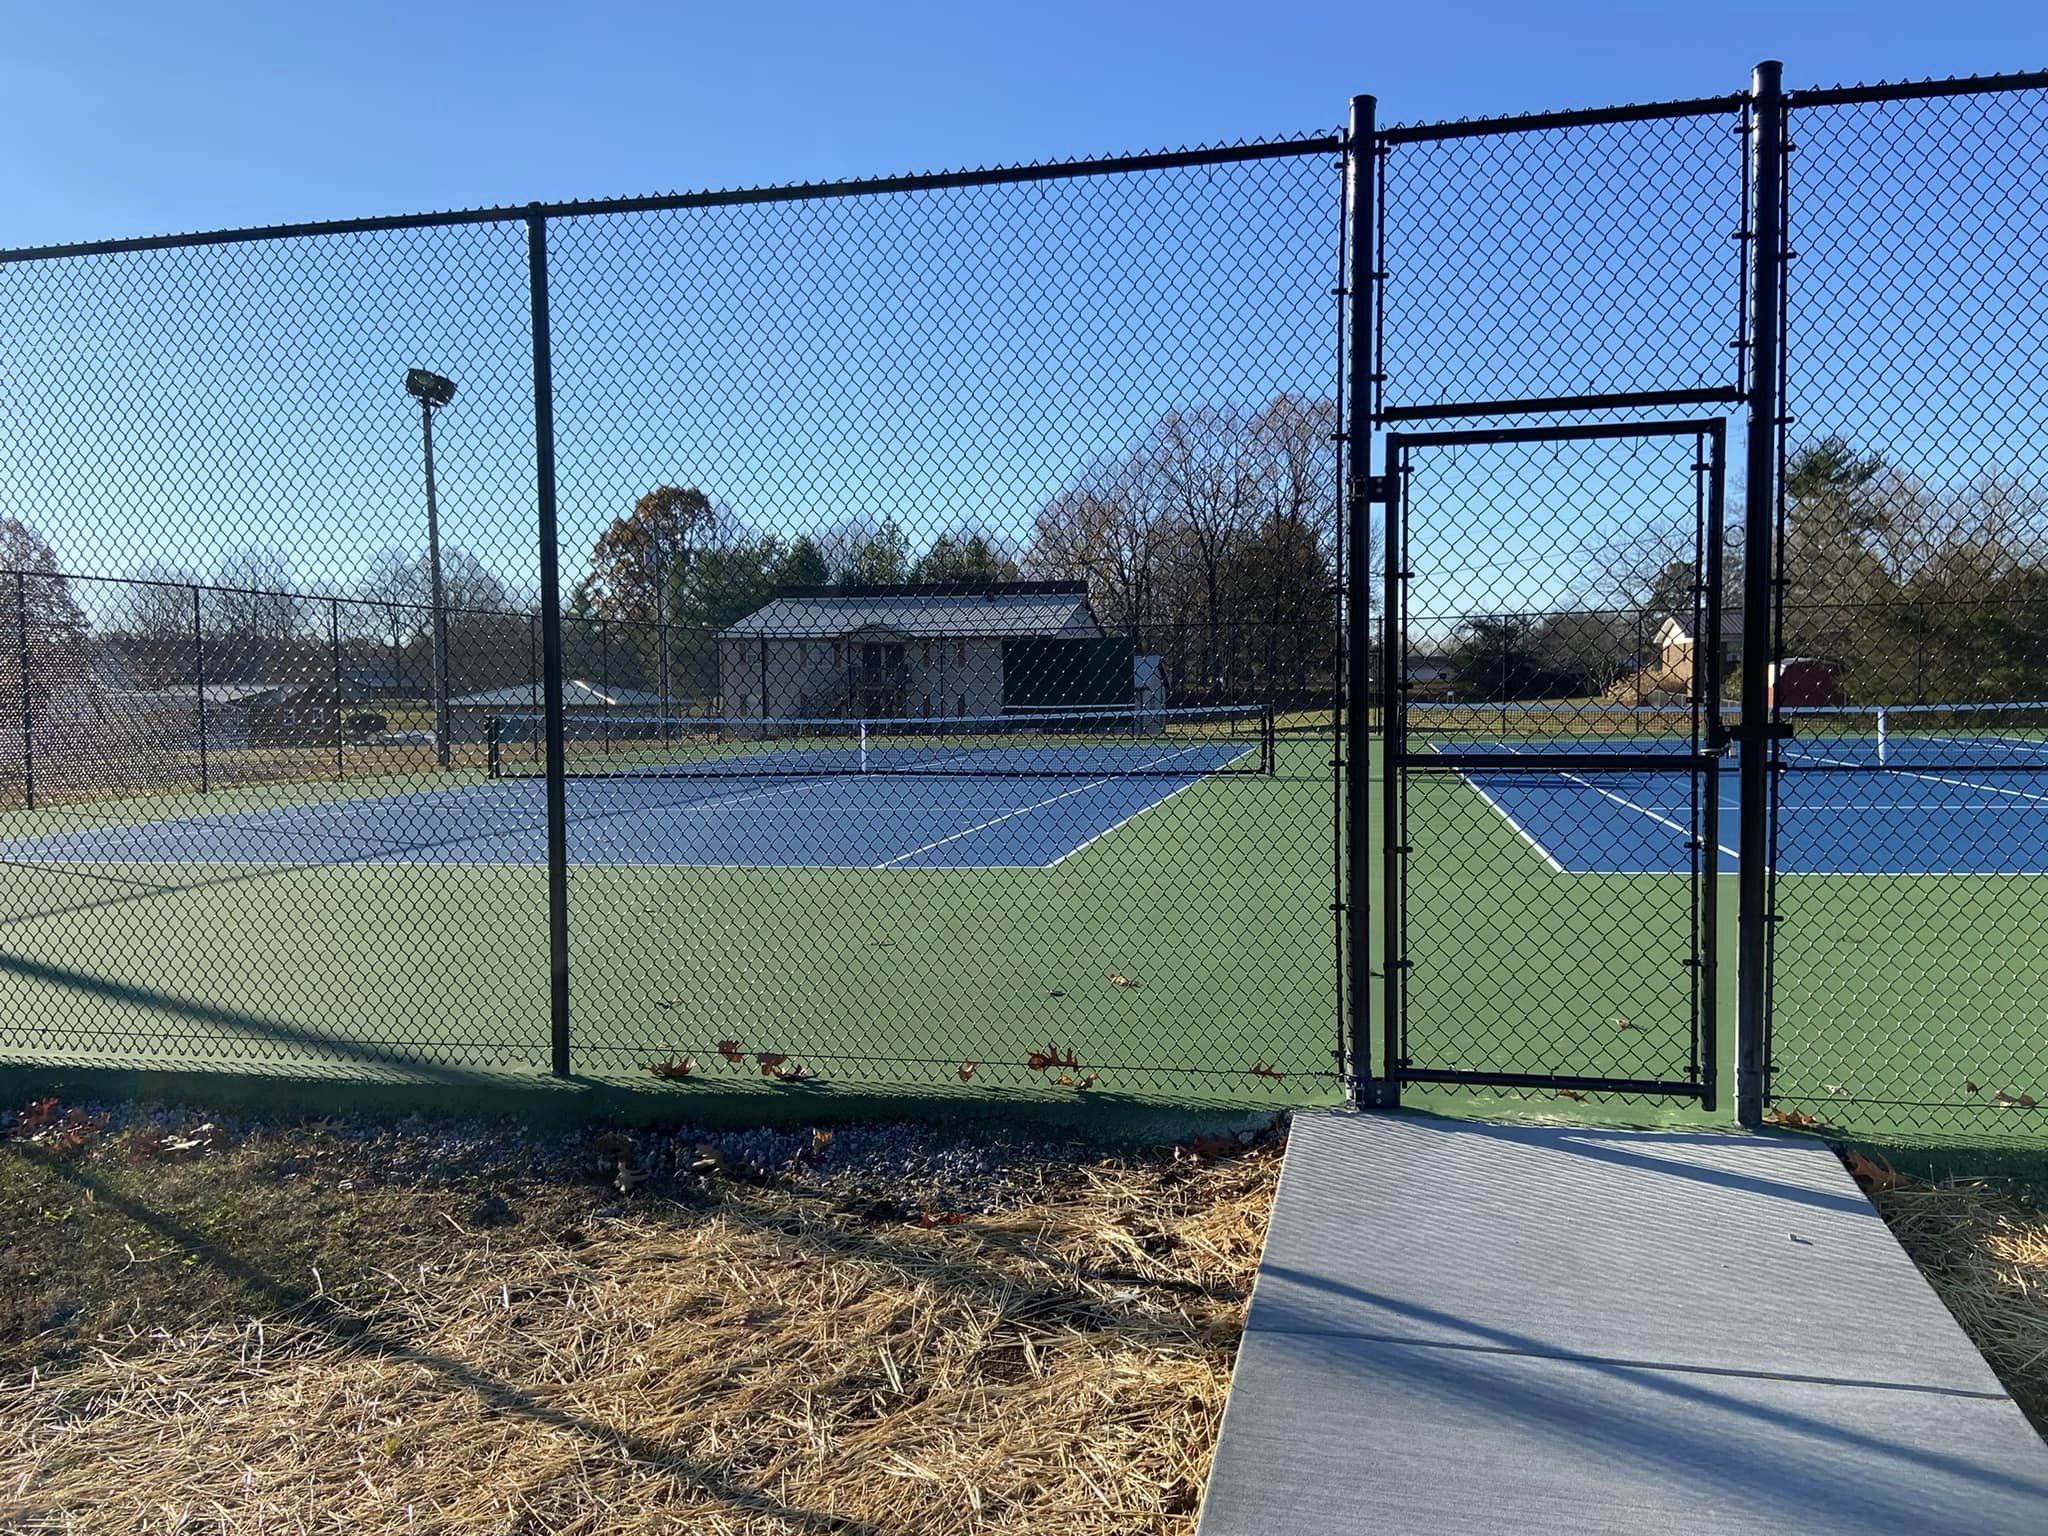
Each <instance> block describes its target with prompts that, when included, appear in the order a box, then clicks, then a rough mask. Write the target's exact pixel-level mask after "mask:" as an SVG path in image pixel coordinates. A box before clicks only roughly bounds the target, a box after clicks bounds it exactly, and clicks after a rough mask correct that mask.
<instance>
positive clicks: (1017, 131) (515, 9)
mask: <svg viewBox="0 0 2048 1536" xmlns="http://www.w3.org/2000/svg"><path fill="white" fill-rule="evenodd" d="M1774 55H1775V56H1777V57H1781V58H1783V59H1784V60H1785V61H1786V65H1787V83H1788V84H1793V85H1799V84H1816V83H1834V82H1836V81H1838V80H1857V79H1879V78H1890V79H1897V78H1913V77H1919V76H1924V75H1946V74H1950V73H1969V72H1978V71H1989V70H2003V69H2022V68H2030V67H2039V66H2041V65H2043V64H2048V7H2043V6H2041V5H2040V4H2038V3H2037V0H2036V3H2028V0H1999V3H1986V4H1975V3H1969V0H1948V3H1943V4H1927V3H1925V0H1915V3H1910V4H1904V3H1898V0H1862V3H1855V4H1845V3H1836V0H1828V3H1815V0H1803V3H1802V0H1778V3H1754V0H1740V3H1737V0H1714V3H1705V4H1700V5H1693V6H1683V7H1680V6H1675V5H1669V4H1662V3H1638V4H1586V3H1571V4H1556V3H1551V4H1546V3H1542V0H1468V3H1465V4H1440V5H1428V4H1399V5H1396V4H1388V3H1384V0H1381V3H1371V0H1368V3H1364V4H1359V3H1344V0H1338V3H1332V4H1327V5H1303V4H1292V5H1289V4H1280V5H1273V4H1264V5H1246V4H1243V3H1241V0H1240V3H1230V4H1225V3H1219V0H1175V3H1153V4H1145V5H1123V6H1115V5H1107V4H1072V3H1065V0H1046V3H1040V4H1035V5H1028V6H978V5H971V4H957V3H956V4H948V5H892V4H886V3H881V4H869V5H847V4H843V3H837V4H829V5H828V4H815V3H809V0H778V3H774V4H717V5H704V4H692V3H673V0H672V3H666V4H537V3H534V0H495V3H490V4H483V3H476V0H407V3H403V4H391V3H380V0H359V3H351V4H346V5H325V6H321V5H289V4H285V5H280V4H275V3H266V4H222V3H218V0H189V3H186V4H182V5H177V6H169V5H160V4H134V3H118V0H103V3H100V4H96V5H90V6H62V5H52V4H49V3H48V0H0V143H4V144H5V145H7V146H8V148H7V150H6V152H5V154H4V155H0V245H8V246H15V245H29V244H37V243H44V242H51V241H62V240H74V239H89V238H94V237H100V236H110V235H127V234H143V233H156V232H160V231H164V230H184V229H194V228H202V227H213V226H220V225H236V224H258V223H271V222H277V221H283V220H299V219H315V218H329V217H343V216H348V215H354V214H369V213H388V212H400V211H410V210H413V209H422V208H444V207H452V206H467V205H472V204H479V203H495V202H523V201H526V200H529V199H531V198H536V197H540V198H568V197H583V196H605V195H612V194H619V193H635V192H657V191H671V190H678V189H688V188H695V187H701V186H730V185H738V184H745V183H752V182H759V181H785V180H809V179H815V178H821V177H838V176H850V175H860V174H869V173H880V172H892V171H909V170H926V169H934V168H942V167H951V166H957V165H970V164H980V163H989V162H995V161H1009V160H1020V159H1036V158H1040V157H1044V156H1060V155H1072V154H1082V153H1090V152H1101V151H1114V150H1123V149H1141V148H1155V147H1162V146H1173V145H1179V144H1183V143H1192V142H1197V141H1211V140H1218V139H1229V138H1236V137H1242V136H1263V135H1268V134H1273V133H1284V132H1291V131H1294V130H1297V129H1302V128H1308V127H1322V126H1325V125H1330V124H1334V123H1336V122H1338V121H1339V120H1340V119H1341V117H1342V115H1343V112H1344V104H1345V101H1346V98H1347V97H1348V96H1349V95H1350V94H1351V93H1353V92H1355V91H1372V92H1375V93H1376V94H1377V95H1378V96H1379V97H1380V101H1381V104H1382V114H1383V116H1385V117H1387V118H1390V119H1403V120H1405V119H1410V118H1435V117H1451V116H1464V115H1471V114H1480V113H1495V112H1501V111H1523V110H1532V109H1540V108H1546V107H1558V106H1580V105H1595V104H1602V103H1607V102H1612V101H1630V100H1645V99H1653V98H1659V97H1671V96H1688V95H1695V94H1709V93H1718V92H1721V91H1725V90H1731V89H1734V88H1736V87H1738V86H1740V85H1741V84H1742V83H1743V82H1744V81H1745V80H1746V78H1747V75H1748V70H1749V67H1750V65H1751V64H1752V63H1754V62H1755V61H1756V60H1757V59H1759V58H1763V57H1767V56H1774Z"/></svg>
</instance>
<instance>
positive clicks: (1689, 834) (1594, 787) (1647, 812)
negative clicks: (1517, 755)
mask: <svg viewBox="0 0 2048 1536" xmlns="http://www.w3.org/2000/svg"><path fill="white" fill-rule="evenodd" d="M1558 777H1559V778H1560V779H1568V780H1570V781H1571V782H1572V783H1574V784H1576V785H1578V786H1579V787H1580V788H1581V789H1590V790H1591V791H1593V793H1594V794H1596V795H1599V796H1600V797H1601V798H1603V799H1606V800H1612V801H1613V802H1614V803H1615V804H1616V805H1625V806H1627V807H1628V808H1629V809H1630V810H1632V811H1635V812H1637V813H1638V814H1640V815H1643V816H1647V817H1649V818H1650V820H1652V821H1654V822H1656V823H1657V824H1658V825H1659V826H1662V827H1669V828H1670V829H1671V830H1672V831H1674V832H1676V833H1677V834H1678V835H1679V836H1680V837H1682V838H1684V839H1685V844H1686V847H1687V848H1691V847H1692V844H1693V840H1694V838H1695V836H1696V835H1697V834H1695V833H1694V831H1693V830H1692V828H1690V827H1688V826H1686V825H1685V824H1684V823H1683V822H1678V821H1673V820H1672V819H1671V818H1670V817H1669V816H1660V815H1659V814H1658V813H1657V812H1655V811H1653V810H1651V809H1650V808H1649V807H1648V806H1646V805H1637V804H1636V803H1635V801H1633V800H1631V799H1629V798H1628V797H1627V796H1625V795H1617V794H1616V793H1615V792H1614V791H1613V790H1611V789H1602V788H1601V787H1600V786H1599V785H1598V784H1594V783H1591V782H1589V781H1588V780H1585V779H1582V778H1580V777H1579V776H1578V775H1577V774H1575V773H1560V774H1559V775H1558ZM1714 809H1715V812H1716V818H1715V819H1716V820H1718V819H1719V811H1720V807H1719V806H1718V805H1717V806H1716V807H1715V808H1714ZM1714 846H1715V847H1716V848H1718V849H1720V850H1721V852H1723V853H1725V854H1727V855H1728V857H1729V858H1731V859H1733V858H1739V857H1741V855H1740V854H1739V853H1737V852H1736V850H1735V849H1733V848H1730V847H1729V846H1728V845H1727V844H1726V843H1722V842H1716V843H1715V844H1714Z"/></svg>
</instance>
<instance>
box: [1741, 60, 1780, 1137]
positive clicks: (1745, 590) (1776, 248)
mask: <svg viewBox="0 0 2048 1536" xmlns="http://www.w3.org/2000/svg"><path fill="white" fill-rule="evenodd" d="M1782 76H1783V66H1782V65H1781V64H1779V63H1778V62H1777V61H1775V60H1769V61H1766V62H1765V63H1762V64H1759V65H1757V67H1756V71H1755V73H1754V74H1753V75H1752V76H1751V93H1752V97H1753V103H1752V110H1753V111H1754V113H1755V121H1754V127H1753V129H1752V137H1751V139H1750V153H1751V156H1752V161H1751V170H1750V187H1751V189H1752V195H1753V196H1754V198H1755V200H1756V203H1755V206H1754V207H1753V208H1751V209H1750V210H1749V227H1750V237H1751V239H1752V240H1754V242H1755V246H1754V249H1753V252H1752V256H1753V259H1752V260H1751V262H1750V273H1751V279H1750V283H1751V287H1750V327H1749V347H1748V351H1749V400H1748V442H1747V443H1746V444H1745V445H1744V456H1745V492H1744V498H1745V501H1746V505H1745V506H1744V508H1743V550H1744V559H1743V569H1742V607H1743V613H1742V761H1741V768H1740V784H1741V790H1742V809H1741V835H1740V839H1739V843H1738V847H1739V854H1738V867H1739V874H1738V877H1737V892H1738V900H1739V902H1740V906H1739V908H1738V916H1737V929H1736V935H1737V937H1736V950H1737V964H1736V993H1737V1009H1736V1037H1735V1118H1736V1119H1737V1120H1738V1121H1739V1122H1740V1123H1741V1124H1743V1125H1745V1126H1750V1127H1756V1126H1760V1125H1762V1124H1763V1115H1764V1102H1765V1098H1766V1096H1767V1094H1768V1092H1769V1086H1768V1084H1767V1083H1766V1081H1765V1078H1766V1076H1767V1075H1768V1072H1769V1061H1770V1050H1769V1040H1768V1030H1769V1019H1770V985H1771V978H1770V951H1771V940H1770V923H1771V914H1770V912H1769V910H1768V904H1769V901H1770V894H1771V879H1770V874H1771V871H1770V867H1769V860H1770V845H1771V836H1770V832H1771V796H1772V783H1771V758H1772V757H1773V756H1774V755H1775V754H1774V752H1773V749H1772V747H1771V743H1770V732H1771V714H1772V710H1771V696H1770V663H1771V653H1770V652H1771V645H1770V636H1771V628H1772V626H1771V614H1770V609H1771V602H1772V599H1773V595H1774V583H1773V577H1774V575H1775V573H1776V565H1777V561H1776V556H1775V552H1776V549H1777V538H1776V535H1777V505H1778V490H1779V487H1778V449H1779V441H1780V434H1781V431H1782V428H1783V424H1784V422H1783V418H1784V396H1783V386H1782V381H1781V380H1780V378H1779V376H1778V362H1779V348H1780V345H1781V336H1782V332H1783V326H1784V289H1783V287H1782V286H1781V279H1782V276H1783V270H1784V269H1783V259H1784V245H1785V231H1784V224H1783V219H1782V215H1783V211H1784V190H1785V183H1784V173H1785V104H1784V95H1783V91H1782Z"/></svg>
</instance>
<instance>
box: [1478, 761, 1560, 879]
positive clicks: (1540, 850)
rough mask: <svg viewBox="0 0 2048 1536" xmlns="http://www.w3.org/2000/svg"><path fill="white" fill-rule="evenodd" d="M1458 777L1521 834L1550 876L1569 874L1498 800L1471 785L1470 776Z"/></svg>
mask: <svg viewBox="0 0 2048 1536" xmlns="http://www.w3.org/2000/svg"><path fill="white" fill-rule="evenodd" d="M1458 777H1459V778H1461V779H1463V780H1464V781H1465V787H1466V788H1467V789H1469V790H1471V791H1472V793H1473V794H1475V795H1477V796H1478V797H1479V798H1480V799H1482V800H1484V801H1485V802H1486V803H1487V804H1488V805H1490V806H1492V807H1493V813H1494V815H1496V816H1498V817H1499V818H1500V819H1501V820H1502V821H1504V822H1506V823H1507V824H1508V825H1509V826H1511V827H1513V828H1514V829H1515V831H1517V832H1518V833H1520V834H1521V837H1522V841H1523V842H1525V843H1527V844H1528V845H1529V846H1530V847H1531V848H1534V849H1535V850H1536V853H1537V856H1538V857H1539V858H1541V859H1542V860H1543V862H1544V863H1546V864H1548V865H1549V866H1550V870H1551V873H1552V874H1558V875H1568V874H1570V873H1571V871H1570V870H1568V869H1566V868H1565V867H1564V866H1563V865H1562V864H1560V863H1558V862H1557V859H1556V858H1555V856H1553V855H1552V853H1551V851H1550V850H1549V849H1548V848H1546V847H1544V846H1543V845H1542V844H1541V843H1539V842H1538V841H1536V836H1535V834H1534V833H1532V832H1531V831H1530V830H1529V829H1528V828H1527V827H1525V826H1523V825H1522V824H1521V823H1520V822H1519V821H1517V820H1515V818H1514V817H1512V816H1510V815H1509V814H1508V813H1507V811H1506V810H1505V809H1503V808H1502V806H1501V803H1500V802H1499V801H1498V800H1496V799H1494V798H1493V796H1491V795H1489V794H1488V793H1487V792H1486V791H1485V790H1483V789H1481V788H1480V787H1479V786H1478V785H1477V784H1475V783H1473V782H1472V778H1471V775H1469V774H1463V773H1461V774H1459V775H1458Z"/></svg>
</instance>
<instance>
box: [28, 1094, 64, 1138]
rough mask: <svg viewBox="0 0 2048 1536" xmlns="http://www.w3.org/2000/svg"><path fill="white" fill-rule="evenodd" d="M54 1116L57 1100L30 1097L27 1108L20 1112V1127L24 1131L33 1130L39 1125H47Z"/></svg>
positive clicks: (55, 1114)
mask: <svg viewBox="0 0 2048 1536" xmlns="http://www.w3.org/2000/svg"><path fill="white" fill-rule="evenodd" d="M56 1118H57V1101H56V1100H55V1099H31V1100H30V1101H29V1106H28V1108H27V1109H24V1110H23V1111H22V1112H21V1128H22V1129H23V1130H25V1131H33V1130H35V1129H37V1128H38V1127H40V1126H45V1125H48V1124H49V1123H50V1122H51V1121H52V1120H54V1119H56Z"/></svg>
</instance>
